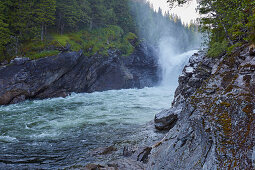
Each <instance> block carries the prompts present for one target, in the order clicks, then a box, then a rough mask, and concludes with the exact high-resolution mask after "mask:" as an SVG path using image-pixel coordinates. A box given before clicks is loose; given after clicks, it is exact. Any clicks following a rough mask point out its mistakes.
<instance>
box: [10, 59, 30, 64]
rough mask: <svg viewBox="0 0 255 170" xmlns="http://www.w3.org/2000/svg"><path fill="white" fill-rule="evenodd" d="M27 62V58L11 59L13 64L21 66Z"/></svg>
mask: <svg viewBox="0 0 255 170" xmlns="http://www.w3.org/2000/svg"><path fill="white" fill-rule="evenodd" d="M29 60H30V59H29V58H27V57H17V58H14V59H13V64H16V65H22V64H24V63H25V62H27V61H29Z"/></svg>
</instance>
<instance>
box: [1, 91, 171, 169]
mask: <svg viewBox="0 0 255 170" xmlns="http://www.w3.org/2000/svg"><path fill="white" fill-rule="evenodd" d="M171 89H174V88H162V87H153V88H144V89H127V90H110V91H105V92H95V93H91V94H86V93H84V94H72V95H71V96H68V97H66V98H54V99H46V100H35V101H26V102H23V103H19V104H15V105H9V106H1V107H0V169H20V168H21V169H22V168H44V169H48V168H56V169H57V168H66V167H70V166H73V165H85V164H86V163H89V162H94V161H100V159H101V160H102V161H107V160H110V159H115V158H116V159H117V158H118V156H117V157H116V156H115V157H111V156H110V157H106V156H102V157H94V156H93V155H91V154H90V153H91V151H93V150H94V149H96V148H99V147H105V146H112V145H114V146H116V147H117V148H121V147H123V146H125V145H135V144H137V143H139V142H141V141H142V140H144V138H145V136H144V134H143V133H144V132H142V131H141V129H142V127H143V125H144V124H145V123H146V122H148V121H151V120H153V118H154V115H155V114H156V113H158V112H159V111H161V110H162V109H166V108H169V107H170V102H171V100H172V98H173V91H172V90H171Z"/></svg>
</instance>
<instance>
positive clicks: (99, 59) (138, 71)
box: [0, 45, 159, 105]
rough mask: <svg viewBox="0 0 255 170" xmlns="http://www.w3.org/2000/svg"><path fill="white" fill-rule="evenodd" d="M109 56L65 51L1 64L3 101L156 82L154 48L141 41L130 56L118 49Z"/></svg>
mask: <svg viewBox="0 0 255 170" xmlns="http://www.w3.org/2000/svg"><path fill="white" fill-rule="evenodd" d="M109 54H110V55H109V56H104V57H103V56H98V55H97V54H96V55H95V56H90V57H87V56H83V54H82V51H79V52H62V53H60V54H59V55H57V56H51V57H46V58H42V59H38V60H32V61H30V60H29V59H28V58H15V59H14V60H13V61H12V64H10V65H6V66H2V67H0V105H6V104H10V103H12V101H13V102H15V103H16V102H20V101H23V100H25V99H45V98H52V97H65V96H66V95H68V94H70V93H72V92H76V93H82V92H94V91H104V90H113V89H116V90H118V89H123V88H143V87H145V86H153V85H155V84H156V83H157V82H158V80H159V76H158V75H159V74H158V71H159V67H158V63H157V58H156V57H155V56H156V55H155V54H154V53H153V50H152V48H148V47H146V45H140V46H139V47H137V48H136V49H135V51H134V53H133V54H132V55H130V56H128V57H121V54H120V52H119V51H117V50H112V51H110V52H109Z"/></svg>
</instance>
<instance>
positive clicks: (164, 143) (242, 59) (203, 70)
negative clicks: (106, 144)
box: [85, 46, 255, 170]
mask: <svg viewBox="0 0 255 170" xmlns="http://www.w3.org/2000/svg"><path fill="white" fill-rule="evenodd" d="M254 54H255V53H253V52H252V51H250V52H249V48H248V47H247V46H243V47H241V48H239V49H237V50H235V52H233V53H232V54H231V55H225V56H222V57H221V58H218V59H217V58H214V59H212V58H207V57H206V56H205V53H204V52H202V51H200V52H199V53H197V54H194V55H193V56H192V57H191V58H190V60H189V63H188V65H186V66H185V67H184V69H183V72H182V75H180V77H179V86H178V88H177V89H176V92H175V98H174V101H173V103H172V107H171V108H170V109H168V110H163V111H162V112H160V113H158V114H157V115H156V116H155V121H154V122H155V128H156V129H158V130H169V129H170V130H169V132H168V133H167V134H166V135H165V137H164V138H163V139H162V140H161V141H159V142H157V143H155V144H152V145H150V146H148V147H146V148H145V149H144V150H143V151H140V152H139V151H137V152H139V153H136V154H134V155H133V160H132V161H130V160H129V159H123V160H118V161H115V162H110V163H109V164H107V165H97V164H96V165H93V166H94V168H97V169H109V170H110V169H121V170H129V169H135V170H145V169H146V170H160V169H167V170H175V169H178V170H179V169H180V170H183V169H187V170H190V169H205V170H208V169H249V170H250V169H254V168H255V97H254V95H255V55H254ZM131 158H132V157H131ZM134 160H137V162H136V161H134ZM85 169H89V170H91V169H93V168H91V165H88V166H87V167H86V168H85Z"/></svg>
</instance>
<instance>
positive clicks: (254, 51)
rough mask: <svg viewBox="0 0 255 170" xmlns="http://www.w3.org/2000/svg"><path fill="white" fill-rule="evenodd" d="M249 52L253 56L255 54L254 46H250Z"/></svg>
mask: <svg viewBox="0 0 255 170" xmlns="http://www.w3.org/2000/svg"><path fill="white" fill-rule="evenodd" d="M249 54H250V55H251V56H255V48H254V47H250V48H249Z"/></svg>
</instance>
